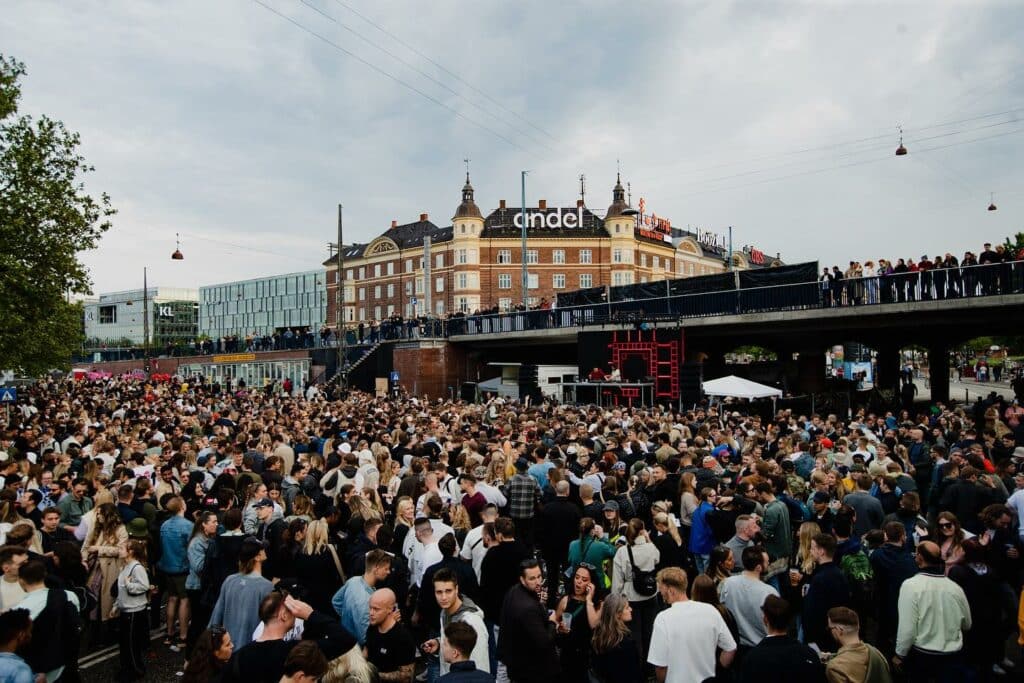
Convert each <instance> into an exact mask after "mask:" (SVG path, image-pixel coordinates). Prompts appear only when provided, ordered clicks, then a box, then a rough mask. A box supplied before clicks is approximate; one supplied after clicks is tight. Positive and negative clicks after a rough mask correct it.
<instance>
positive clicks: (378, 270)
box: [373, 263, 380, 277]
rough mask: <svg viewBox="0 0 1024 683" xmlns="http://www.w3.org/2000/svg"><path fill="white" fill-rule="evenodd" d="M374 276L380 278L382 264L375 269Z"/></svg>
mask: <svg viewBox="0 0 1024 683" xmlns="http://www.w3.org/2000/svg"><path fill="white" fill-rule="evenodd" d="M373 276H374V277H380V264H379V263H378V264H377V265H375V266H374V267H373Z"/></svg>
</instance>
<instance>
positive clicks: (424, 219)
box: [420, 213, 427, 223]
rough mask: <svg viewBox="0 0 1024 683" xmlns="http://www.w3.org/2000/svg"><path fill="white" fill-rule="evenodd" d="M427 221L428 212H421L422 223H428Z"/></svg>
mask: <svg viewBox="0 0 1024 683" xmlns="http://www.w3.org/2000/svg"><path fill="white" fill-rule="evenodd" d="M426 222H427V214H425V213H421V214H420V223H426Z"/></svg>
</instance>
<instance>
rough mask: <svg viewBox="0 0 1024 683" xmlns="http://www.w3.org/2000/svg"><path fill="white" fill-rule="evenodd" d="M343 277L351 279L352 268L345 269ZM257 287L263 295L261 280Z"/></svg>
mask: <svg viewBox="0 0 1024 683" xmlns="http://www.w3.org/2000/svg"><path fill="white" fill-rule="evenodd" d="M345 279H346V280H351V279H352V269H351V268H349V269H348V270H346V271H345ZM259 289H260V290H261V291H260V292H259V294H260V296H262V295H263V292H262V289H263V283H262V282H261V283H260V286H259Z"/></svg>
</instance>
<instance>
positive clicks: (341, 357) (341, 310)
mask: <svg viewBox="0 0 1024 683" xmlns="http://www.w3.org/2000/svg"><path fill="white" fill-rule="evenodd" d="M341 219H342V206H341V204H338V254H337V256H338V277H337V283H338V296H337V304H338V310H337V311H336V315H335V322H336V324H337V328H338V329H337V335H338V377H340V378H341V380H340V381H341V382H343V383H346V382H347V378H346V377H345V374H344V368H345V356H346V354H345V351H346V349H345V345H346V340H345V327H344V324H343V319H344V315H345V281H344V279H343V277H342V273H343V269H344V268H345V254H344V251H343V250H342V246H341V240H342V234H343V233H342V220H341Z"/></svg>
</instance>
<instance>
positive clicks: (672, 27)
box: [0, 0, 1024, 293]
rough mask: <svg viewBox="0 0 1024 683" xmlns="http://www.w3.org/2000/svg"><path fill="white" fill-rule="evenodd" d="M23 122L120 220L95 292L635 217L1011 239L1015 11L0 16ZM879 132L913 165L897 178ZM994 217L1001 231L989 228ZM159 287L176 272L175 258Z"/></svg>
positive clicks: (802, 253) (800, 248) (831, 257)
mask: <svg viewBox="0 0 1024 683" xmlns="http://www.w3.org/2000/svg"><path fill="white" fill-rule="evenodd" d="M0 36H3V41H2V43H0V45H2V48H0V49H2V50H3V52H4V54H6V55H11V56H14V57H16V58H18V59H19V60H21V61H23V62H24V63H25V64H26V67H27V69H28V75H27V76H26V77H25V79H24V80H23V98H22V101H21V111H22V113H25V114H31V115H39V114H47V115H49V116H51V117H54V118H58V119H61V120H63V121H64V122H65V124H66V125H67V126H68V127H69V128H71V129H72V130H76V131H78V132H79V133H80V134H81V138H82V145H81V151H82V153H83V155H84V156H85V157H86V159H87V160H88V162H89V163H90V164H92V165H93V166H95V169H96V170H95V172H94V173H91V174H89V175H88V176H87V178H86V187H87V189H88V190H89V191H90V192H93V193H96V194H98V193H100V192H104V191H105V192H107V193H109V194H110V196H111V198H112V201H113V205H114V206H115V207H116V208H117V210H118V214H117V215H116V216H115V217H114V218H113V227H112V228H111V230H110V231H109V232H108V233H107V234H106V235H105V236H104V238H103V240H102V242H101V244H100V246H99V248H98V249H96V250H93V251H90V252H85V253H83V254H82V259H83V261H84V262H85V263H86V265H87V266H88V267H89V269H90V271H91V274H92V278H93V283H94V292H96V293H101V292H110V291H116V290H121V289H130V288H137V287H139V286H141V280H142V267H143V266H147V267H148V268H149V282H150V283H153V284H155V285H164V286H177V287H198V286H201V285H206V284H214V283H218V282H227V281H234V280H240V279H245V278H250V277H258V276H263V275H273V274H279V273H287V272H294V271H301V270H307V269H312V268H316V267H318V266H319V264H320V263H322V262H323V260H324V259H325V258H326V257H327V244H328V242H331V241H334V240H335V239H336V235H337V206H338V204H339V203H341V204H343V205H344V230H345V234H344V239H345V242H346V243H349V242H353V241H355V242H367V241H369V240H370V239H372V238H373V237H375V236H376V235H379V234H381V233H382V232H384V231H385V230H386V229H387V228H388V227H389V226H390V224H391V221H392V220H398V221H399V223H404V222H411V221H414V220H416V219H417V218H418V216H419V214H420V213H428V214H430V218H431V220H432V221H434V222H435V223H437V224H438V225H449V224H450V218H451V216H452V215H453V213H454V211H455V208H456V207H457V205H458V203H459V201H460V191H461V187H462V183H463V178H464V174H465V162H464V161H463V160H464V159H467V158H468V159H469V160H470V162H469V165H470V170H471V173H472V180H473V185H474V187H475V188H476V198H477V203H478V204H479V205H480V207H481V209H482V210H483V211H484V212H485V214H486V213H487V212H489V211H490V210H492V209H494V208H496V207H497V205H498V201H499V200H500V199H507V200H508V203H509V206H518V205H519V203H520V201H519V196H520V173H521V171H523V170H528V171H529V173H528V175H527V187H526V195H527V204H528V205H531V206H536V204H537V200H538V199H540V198H544V199H547V200H548V203H549V206H555V205H559V204H560V205H563V206H571V205H574V203H575V200H576V198H577V197H578V193H579V185H580V183H579V176H580V174H585V175H586V179H587V180H586V200H587V205H588V206H590V207H592V208H594V209H596V210H598V211H603V210H604V209H605V208H606V207H607V205H608V204H609V203H610V202H611V189H612V186H613V185H614V183H615V174H616V171H617V169H621V173H622V178H623V182H629V183H630V187H631V194H632V199H633V203H634V204H636V203H638V200H639V198H640V197H643V198H644V200H645V204H646V207H647V210H648V211H653V212H654V213H656V214H658V215H659V216H664V217H667V218H669V219H671V220H672V223H673V225H675V226H691V227H700V228H701V229H707V230H712V231H715V232H718V233H722V234H724V233H725V232H726V231H727V229H728V226H733V236H734V244H735V245H736V247H740V246H743V245H748V244H749V245H753V246H755V247H756V248H758V249H761V250H762V251H765V252H766V253H769V254H775V253H780V254H781V256H782V258H783V259H784V260H785V261H787V262H800V261H809V260H819V261H821V262H822V265H824V264H826V263H827V264H829V265H832V264H833V263H838V264H843V265H845V264H846V263H847V262H848V261H849V260H853V259H856V260H866V259H874V260H877V259H878V258H897V257H903V258H908V257H914V258H917V257H920V256H921V255H922V254H925V253H927V254H928V255H929V256H935V255H937V254H939V253H945V252H947V251H949V252H953V253H955V254H957V255H958V256H961V255H962V254H963V252H964V251H965V250H974V251H978V250H979V249H980V248H981V244H982V242H984V241H993V242H999V241H1002V239H1003V238H1004V237H1005V236H1007V235H1013V234H1015V233H1016V232H1018V231H1021V230H1024V225H1022V221H1021V220H1020V216H1021V213H1022V210H1024V182H1022V181H1024V168H1022V165H1021V164H1020V163H1019V159H1020V158H1022V153H1024V4H1021V3H1016V2H1001V3H992V2H957V3H944V2H935V1H929V2H919V3H909V2H895V3H868V2H770V1H759V2H725V1H721V0H715V1H713V2H706V3H698V2H659V1H654V2H637V3H622V2H611V1H607V2H605V1H601V0H597V1H592V2H557V3H553V2H539V1H534V0H523V1H520V2H514V3H513V2H507V1H506V2H498V1H495V2H469V1H468V0H462V1H454V0H435V1H434V2H430V3H425V2H400V1H397V0H394V1H388V2H370V1H369V0H219V1H218V2H208V1H205V2H200V1H198V0H175V2H143V1H141V0H106V1H104V2H90V1H88V0H76V1H75V2H58V1H57V0H24V1H23V0H7V1H6V2H5V3H4V11H3V12H2V13H0ZM898 126H902V127H903V129H904V143H905V144H906V146H907V148H908V149H909V152H910V153H909V154H908V155H907V156H903V157H896V156H895V155H894V151H895V149H896V147H897V145H898V144H899V131H898ZM990 193H994V201H995V203H996V205H997V206H998V207H999V208H998V210H997V211H986V207H987V206H988V204H989V202H990ZM176 234H180V236H181V251H182V252H183V253H184V255H185V260H183V261H172V260H171V259H170V254H171V252H172V251H174V249H175V235H176Z"/></svg>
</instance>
